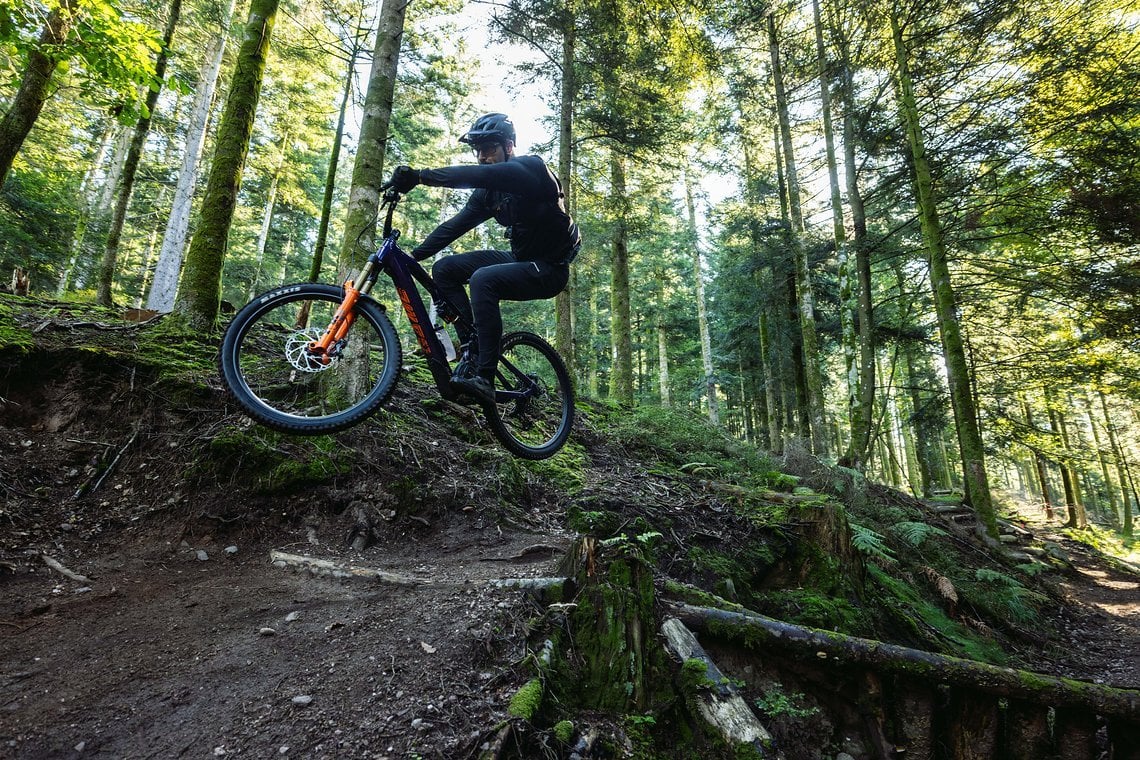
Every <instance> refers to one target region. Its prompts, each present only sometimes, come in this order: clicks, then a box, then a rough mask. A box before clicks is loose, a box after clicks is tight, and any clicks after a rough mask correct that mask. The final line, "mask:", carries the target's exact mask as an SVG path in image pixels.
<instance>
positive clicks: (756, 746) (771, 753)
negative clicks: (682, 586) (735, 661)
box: [661, 618, 782, 758]
mask: <svg viewBox="0 0 1140 760" xmlns="http://www.w3.org/2000/svg"><path fill="white" fill-rule="evenodd" d="M661 635H662V636H663V637H664V639H665V642H666V645H667V646H668V648H669V651H671V652H672V653H673V654H674V655H676V657H677V658H678V659H679V660H680V661H681V663H682V666H683V667H682V673H684V674H688V673H691V672H693V670H695V671H696V673H697V674H698V675H699V682H698V683H696V684H694V685H693V686H695V688H693V689H686V687H687V686H689V684H682V689H684V690H686V691H690V692H692V691H695V692H696V693H695V694H693V693H689V694H686V695H685V696H686V698H687V699H691V700H692V702H693V703H694V705H693V706H694V708H695V711H696V712H697V714H699V715H700V716H701V717H702V718H704V719H705V721H707V722H708V723H709V724H710V725H711V726H712V727H713V728H715V729H716V731H717V733H719V734H720V736H721V738H723V739H724V741H725V742H727V743H728V745H729V746H730V747H733V748H734V750H735V749H738V748H739V747H740V746H741V745H743V746H746V747H749V748H751V749H752V750H753V751H754V752H755V753H756V755H757V756H758V757H761V758H768V757H771V758H778V757H782V755H780V754H778V753H777V752H776V750H775V749H774V743H773V741H772V734H771V733H769V731H768V729H767V728H765V727H764V726H763V725H762V724H761V723H760V721H759V720H758V719H757V718H756V716H755V715H753V714H752V711H751V710H750V709H749V708H748V705H747V703H746V702H745V701H744V699H743V698H742V697H741V696H740V694H739V692H737V690H736V688H735V687H734V686H733V685H732V683H731V682H730V681H729V680H728V679H727V678H725V677H724V675H723V674H722V673H721V672H720V669H719V668H718V667H717V666H716V663H714V662H713V661H712V659H711V658H710V657H709V656H708V654H707V653H706V652H705V650H704V649H702V648H701V645H700V644H699V643H698V642H697V639H696V637H695V636H693V634H692V632H691V631H690V630H689V629H688V628H686V627H685V625H684V623H682V622H681V621H680V620H677V619H676V618H669V619H667V620H666V621H665V622H664V623H662V624H661ZM690 663H692V664H693V665H695V666H696V667H695V668H694V669H693V670H690V667H689V666H690Z"/></svg>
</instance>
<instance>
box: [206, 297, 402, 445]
mask: <svg viewBox="0 0 1140 760" xmlns="http://www.w3.org/2000/svg"><path fill="white" fill-rule="evenodd" d="M343 298H344V289H343V288H340V287H337V286H335V285H322V284H317V283H303V284H298V285H286V286H283V287H280V288H275V289H273V290H271V291H269V292H267V293H265V294H263V295H261V296H258V297H257V298H255V299H254V300H253V301H251V302H250V303H249V304H247V305H246V306H245V307H243V308H242V309H241V311H239V312H238V313H237V314H236V315H234V318H233V320H231V321H230V324H229V326H228V327H227V328H226V332H225V335H224V337H223V339H222V348H221V356H220V357H219V366H220V369H221V375H222V379H223V380H224V381H225V384H226V387H227V389H228V390H229V392H230V394H231V395H232V396H233V398H234V399H235V400H236V401H237V403H238V404H239V405H240V406H241V407H242V409H244V410H245V411H246V412H247V413H248V414H249V415H250V416H251V417H253V418H254V419H255V420H257V421H258V422H260V423H261V424H263V425H265V426H266V427H269V428H272V429H274V430H279V431H281V432H285V433H296V434H301V435H322V434H325V433H332V432H335V431H337V430H343V429H345V428H348V427H351V426H353V425H355V424H357V423H359V422H360V421H361V420H363V419H364V418H366V417H368V416H369V415H370V414H372V413H373V412H375V411H376V410H377V409H378V408H379V407H380V405H381V404H383V403H384V402H385V401H387V400H388V398H389V396H391V394H392V391H393V389H394V388H395V387H396V382H397V380H398V379H399V373H400V365H401V360H402V349H401V346H400V340H399V337H398V336H397V334H396V328H395V327H394V326H393V325H392V321H391V320H390V319H389V318H388V315H387V313H386V312H385V311H384V307H383V306H381V305H380V304H379V303H377V302H376V301H374V300H372V299H371V298H368V297H361V298H360V300H359V301H357V305H356V314H355V320H354V322H353V324H352V327H351V329H350V331H349V336H348V340H347V341H346V342H345V344H344V345H343V346H342V347H341V349H340V351H339V353H338V354H337V356H335V357H333V358H332V359H331V361H330V362H329V363H328V364H324V363H321V362H318V361H316V360H314V359H313V358H311V356H310V355H308V354H307V353H306V352H305V347H306V346H307V344H308V343H309V342H310V341H312V340H313V339H315V338H316V337H319V335H320V334H321V332H323V331H324V329H325V328H326V327H327V326H328V324H329V321H330V320H331V318H332V315H333V314H334V313H335V311H336V309H337V307H338V306H339V305H340V302H341V301H342V300H343ZM306 304H307V305H308V307H309V308H308V310H307V311H306V310H305V309H304V308H303V307H304V306H305V305H306Z"/></svg>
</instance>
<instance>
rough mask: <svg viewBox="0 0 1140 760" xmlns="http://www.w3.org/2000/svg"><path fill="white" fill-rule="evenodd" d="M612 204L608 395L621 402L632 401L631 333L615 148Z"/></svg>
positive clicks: (623, 203) (621, 169)
mask: <svg viewBox="0 0 1140 760" xmlns="http://www.w3.org/2000/svg"><path fill="white" fill-rule="evenodd" d="M610 193H611V196H612V204H611V207H612V208H613V209H615V212H616V213H617V219H616V220H615V221H616V224H615V225H614V233H613V238H612V241H611V243H612V254H613V256H612V261H611V262H610V278H611V280H610V281H611V286H610V333H611V338H610V340H611V343H612V348H613V369H612V371H611V378H612V379H611V381H610V395H611V396H612V397H613V398H614V399H615V400H616V401H617V402H618V403H620V404H626V405H627V406H632V405H633V348H632V344H631V336H630V327H631V319H630V307H629V248H628V240H627V234H628V233H627V231H626V220H625V215H626V212H625V209H626V207H627V206H628V204H629V198H628V197H626V186H625V161H624V159H623V158H622V156H621V154H619V153H618V151H617V149H616V148H611V149H610Z"/></svg>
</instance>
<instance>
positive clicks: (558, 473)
mask: <svg viewBox="0 0 1140 760" xmlns="http://www.w3.org/2000/svg"><path fill="white" fill-rule="evenodd" d="M523 466H524V467H526V469H527V470H529V471H530V472H531V473H532V474H533V475H536V476H537V477H538V478H540V479H541V481H542V482H543V483H544V484H546V485H547V486H548V487H549V488H552V489H556V490H558V491H561V492H563V493H565V494H567V495H570V496H573V495H574V494H577V493H580V492H581V491H582V489H583V488H584V487H585V485H586V479H585V472H586V469H587V467H588V466H589V461H588V458H587V456H586V450H585V449H584V448H582V446H581V445H580V444H577V443H573V442H571V443H568V444H567V445H566V446H564V447H563V448H562V450H561V451H559V452H558V453H557V454H555V455H554V456H552V457H550V458H549V459H539V460H535V461H525V462H524V463H523Z"/></svg>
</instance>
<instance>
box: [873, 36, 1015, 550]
mask: <svg viewBox="0 0 1140 760" xmlns="http://www.w3.org/2000/svg"><path fill="white" fill-rule="evenodd" d="M890 24H891V36H892V39H893V40H894V52H895V67H896V68H895V75H896V84H897V86H898V93H899V110H900V115H901V118H902V122H903V126H904V127H905V128H906V132H907V138H908V142H909V144H910V152H911V157H912V159H913V161H912V164H911V168H912V171H913V173H914V183H915V188H916V190H917V202H918V213H919V220H920V222H921V226H922V236H923V239H924V241H925V243H926V249H927V256H928V261H929V265H930V283H931V286H932V287H933V289H934V303H935V310H936V312H937V315H938V328H939V333H940V334H941V337H942V350H943V353H944V355H945V358H946V375H947V380H948V381H949V384H950V400H951V405H952V406H953V408H954V421H955V429H956V431H957V434H958V449H959V451H960V452H961V454H962V476H963V483H964V486H965V492H966V500H967V502H968V503H969V504H970V505H971V506H972V507H973V508H974V511H975V512H976V513H977V515H978V519H979V521H980V522H981V525H982V526H983V527H984V528H985V531H986V533H987V534H988V535H989V536H990V537H991V538H997V534H998V531H997V516H996V513H995V510H994V503H993V498H992V496H991V494H990V487H989V482H988V478H987V475H986V458H985V447H984V445H983V442H982V431H981V426H980V425H979V423H978V413H977V409H976V406H975V403H974V396H973V389H972V388H971V373H970V367H969V363H968V362H967V359H966V349H965V342H964V341H963V339H962V331H961V325H960V323H959V317H958V305H957V301H956V297H955V294H954V288H953V284H952V282H951V278H950V266H949V262H948V257H947V254H946V241H945V240H944V238H943V234H942V226H941V223H940V221H939V219H938V207H937V199H936V198H935V194H934V181H933V177H932V174H931V170H930V164H929V161H928V159H927V155H926V146H925V143H924V140H923V136H922V127H921V125H920V123H919V118H918V105H917V102H916V100H915V96H914V85H913V83H912V81H911V77H910V63H909V52H908V50H907V47H906V43H905V41H904V40H903V35H902V28H901V27H900V26H899V21H898V18H897V17H896V16H895V15H894V14H893V13H892V14H890Z"/></svg>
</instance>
